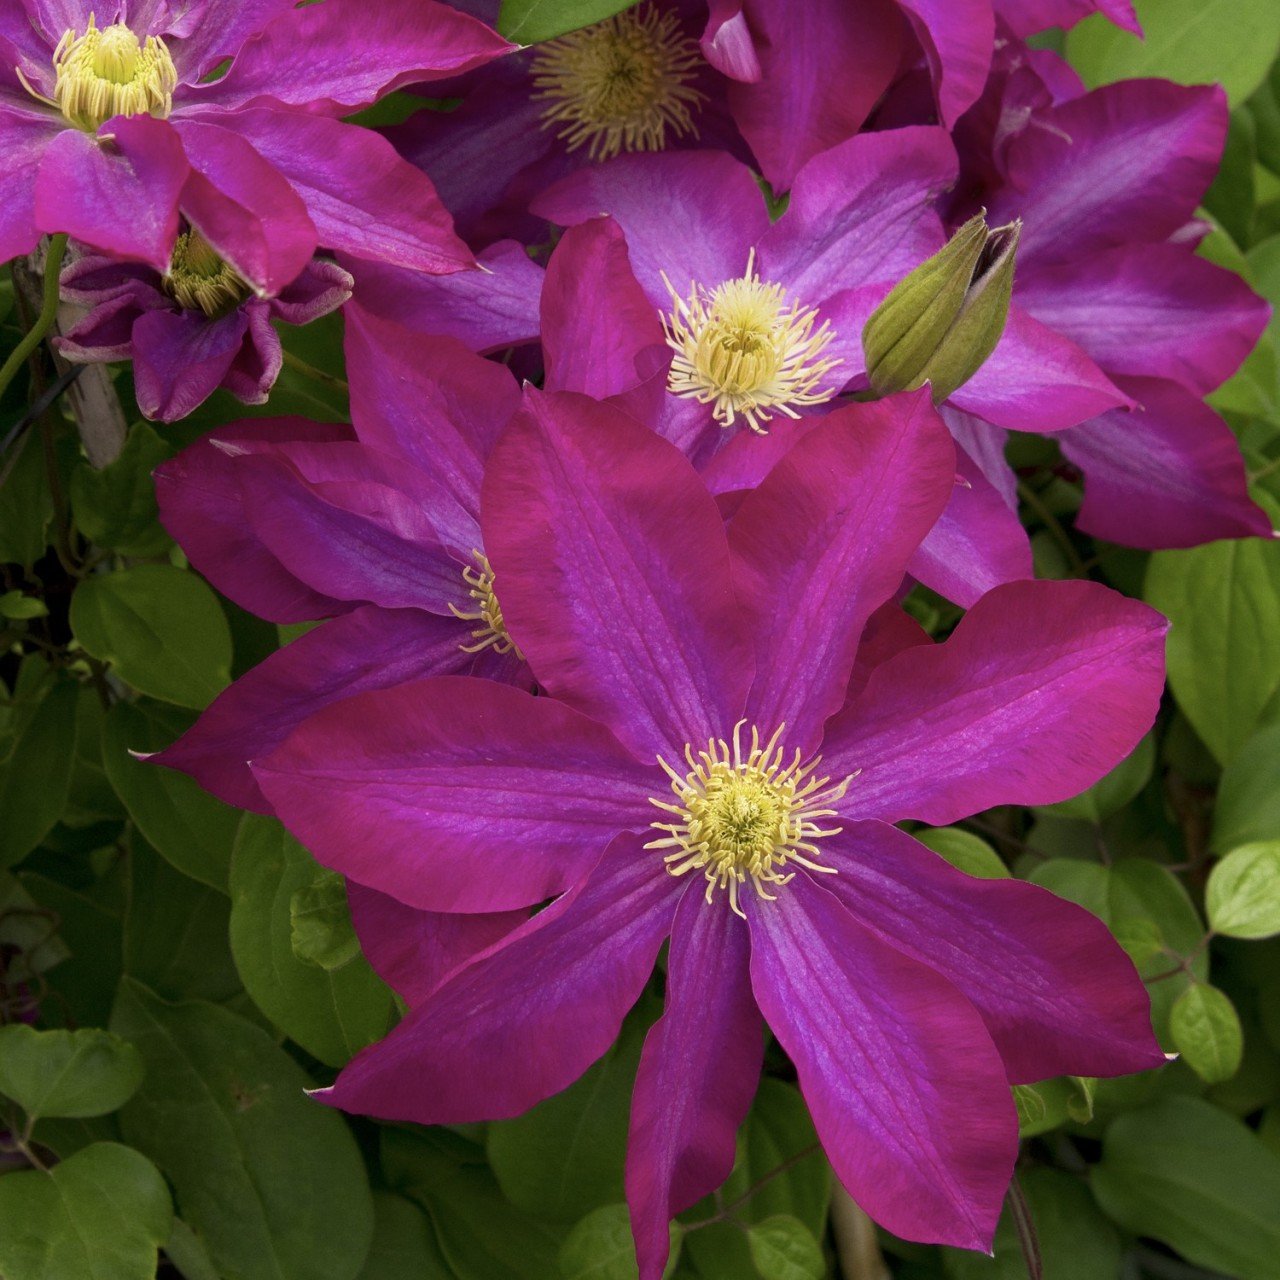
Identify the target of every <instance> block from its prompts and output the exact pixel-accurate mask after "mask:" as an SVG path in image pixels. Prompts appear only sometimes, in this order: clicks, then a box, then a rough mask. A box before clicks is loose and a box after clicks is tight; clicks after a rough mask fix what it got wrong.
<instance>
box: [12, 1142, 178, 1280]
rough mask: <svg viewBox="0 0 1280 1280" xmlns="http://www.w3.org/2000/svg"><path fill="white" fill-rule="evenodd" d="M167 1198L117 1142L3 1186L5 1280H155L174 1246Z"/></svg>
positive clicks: (152, 1172) (143, 1162)
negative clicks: (161, 1258) (161, 1257)
mask: <svg viewBox="0 0 1280 1280" xmlns="http://www.w3.org/2000/svg"><path fill="white" fill-rule="evenodd" d="M172 1220H173V1206H172V1204H171V1203H170V1201H169V1190H168V1188H167V1187H166V1186H165V1185H164V1179H163V1178H162V1177H161V1176H160V1175H159V1173H157V1172H156V1167H155V1165H153V1164H152V1163H151V1161H150V1160H148V1159H147V1158H146V1156H144V1155H141V1154H140V1153H139V1152H137V1151H131V1150H130V1149H129V1148H128V1147H122V1146H120V1145H119V1144H118V1143H115V1142H98V1143H94V1145H93V1146H90V1147H85V1148H84V1150H82V1151H77V1152H76V1154H75V1155H73V1156H72V1157H71V1158H70V1159H69V1160H64V1161H62V1163H61V1164H58V1165H55V1166H54V1167H53V1169H52V1170H50V1172H48V1173H41V1172H31V1173H11V1174H9V1176H8V1177H5V1178H0V1274H3V1275H4V1277H5V1280H151V1277H153V1276H154V1275H155V1274H156V1250H157V1248H158V1247H159V1246H160V1245H162V1244H164V1242H165V1241H166V1240H167V1239H168V1238H169V1228H170V1224H171V1223H172Z"/></svg>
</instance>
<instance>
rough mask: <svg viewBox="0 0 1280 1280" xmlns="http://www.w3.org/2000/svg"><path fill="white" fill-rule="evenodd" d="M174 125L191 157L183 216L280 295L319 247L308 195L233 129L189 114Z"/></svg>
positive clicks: (254, 281) (242, 270)
mask: <svg viewBox="0 0 1280 1280" xmlns="http://www.w3.org/2000/svg"><path fill="white" fill-rule="evenodd" d="M173 127H174V128H175V129H176V130H177V133H178V136H179V137H180V138H181V139H182V145H183V148H184V149H185V151H186V153H187V159H188V160H189V161H190V163H191V173H190V174H189V175H188V177H187V181H186V184H185V185H184V187H183V189H182V197H181V203H182V212H183V214H184V215H185V217H186V218H187V220H188V221H189V222H191V223H193V224H194V225H195V226H196V227H198V228H199V229H200V232H201V234H202V235H203V236H204V238H205V239H206V240H207V241H208V242H209V243H210V244H211V245H212V246H213V247H214V248H215V249H217V251H218V253H219V254H220V255H221V256H222V257H223V258H225V259H226V260H227V261H228V262H229V263H230V264H231V265H232V266H233V267H235V269H236V271H237V272H239V274H240V275H241V276H242V277H243V278H244V279H245V280H247V281H248V282H249V283H250V284H251V285H253V286H254V288H255V289H257V290H258V291H259V292H261V293H266V294H276V293H279V292H280V290H281V289H283V288H284V287H285V285H287V284H288V283H289V282H290V281H291V280H294V279H296V277H297V276H298V273H299V272H300V271H301V270H302V269H303V268H304V267H305V266H306V265H307V263H308V262H310V261H311V257H312V255H313V254H314V253H315V250H316V229H315V227H314V226H313V225H312V222H311V219H310V218H309V217H308V216H307V210H306V207H305V206H304V205H303V203H302V200H301V198H300V197H299V196H298V194H297V193H296V192H295V191H294V190H293V188H292V187H291V186H290V185H289V183H288V182H287V181H285V179H284V178H283V177H282V176H281V174H280V173H279V171H278V170H277V169H275V168H274V166H272V165H270V164H268V163H267V161H266V160H264V159H263V158H262V157H261V156H260V155H259V154H258V153H257V152H256V151H255V150H254V149H253V147H251V146H250V145H249V143H247V142H246V141H245V140H244V139H243V138H241V137H240V136H239V135H238V134H235V133H233V132H231V131H230V130H229V129H222V128H219V127H218V126H217V125H214V124H202V123H200V122H199V121H196V120H182V119H178V120H175V121H174V124H173Z"/></svg>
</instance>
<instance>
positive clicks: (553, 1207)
mask: <svg viewBox="0 0 1280 1280" xmlns="http://www.w3.org/2000/svg"><path fill="white" fill-rule="evenodd" d="M652 1018H653V1011H652V1010H649V1011H648V1012H647V1013H642V1014H641V1015H640V1016H632V1017H631V1018H629V1019H628V1020H627V1022H626V1024H625V1025H624V1027H623V1030H622V1034H621V1035H620V1036H619V1038H618V1039H617V1040H616V1041H615V1042H614V1044H613V1046H612V1047H611V1048H610V1049H609V1051H608V1053H606V1054H605V1056H604V1057H603V1058H601V1059H600V1061H599V1062H597V1063H596V1064H595V1065H594V1066H592V1067H590V1068H589V1069H588V1070H587V1072H586V1073H585V1074H584V1075H583V1076H582V1077H581V1079H579V1080H577V1081H576V1082H575V1083H574V1084H572V1085H570V1086H569V1088H567V1089H565V1090H564V1091H563V1092H562V1093H558V1094H556V1095H555V1096H554V1097H552V1098H548V1099H547V1100H546V1101H545V1102H542V1103H540V1104H539V1105H538V1106H536V1107H534V1108H533V1110H532V1111H528V1112H526V1113H525V1114H524V1115H522V1116H519V1117H517V1118H516V1119H514V1120H505V1121H503V1122H502V1123H501V1124H491V1125H490V1126H489V1130H488V1136H487V1139H486V1147H487V1150H488V1155H489V1162H490V1163H491V1164H492V1165H493V1172H494V1174H495V1175H496V1176H497V1179H498V1184H499V1186H501V1188H502V1191H503V1194H504V1195H505V1196H506V1197H507V1199H508V1200H510V1201H511V1203H512V1204H514V1205H517V1206H518V1207H519V1208H521V1209H524V1210H526V1211H528V1212H529V1213H535V1214H541V1215H543V1216H545V1217H548V1218H557V1219H561V1220H564V1221H568V1222H574V1221H577V1220H578V1219H579V1218H581V1217H582V1216H583V1215H584V1214H586V1213H587V1212H588V1211H589V1210H591V1209H594V1208H597V1207H599V1206H600V1205H602V1204H607V1203H609V1202H610V1201H614V1200H621V1199H622V1197H623V1187H622V1171H623V1166H624V1163H625V1159H626V1150H627V1125H628V1121H629V1118H630V1114H631V1087H632V1085H633V1084H634V1082H635V1077H636V1068H637V1066H638V1065H639V1062H640V1049H641V1047H642V1045H643V1044H644V1037H645V1034H646V1032H647V1030H648V1027H649V1024H650V1022H651V1021H652Z"/></svg>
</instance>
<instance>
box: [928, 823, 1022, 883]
mask: <svg viewBox="0 0 1280 1280" xmlns="http://www.w3.org/2000/svg"><path fill="white" fill-rule="evenodd" d="M915 837H916V839H917V840H919V841H920V843H921V844H922V845H925V846H926V847H927V848H930V849H932V850H933V851H934V853H940V854H941V855H942V856H943V857H944V858H946V860H947V861H948V862H949V863H951V865H952V866H953V867H958V868H959V869H960V870H961V871H963V872H964V873H965V874H966V875H970V876H977V877H978V879H980V880H1006V879H1008V878H1009V868H1008V867H1006V866H1005V865H1004V861H1003V859H1002V858H1001V857H1000V855H999V854H998V853H997V852H996V851H995V850H994V849H993V848H992V847H991V846H990V845H989V844H988V843H987V842H986V841H985V840H983V839H982V837H981V836H975V835H974V834H973V832H972V831H964V830H962V829H961V828H960V827H933V828H929V829H927V830H923V831H917V832H916V833H915Z"/></svg>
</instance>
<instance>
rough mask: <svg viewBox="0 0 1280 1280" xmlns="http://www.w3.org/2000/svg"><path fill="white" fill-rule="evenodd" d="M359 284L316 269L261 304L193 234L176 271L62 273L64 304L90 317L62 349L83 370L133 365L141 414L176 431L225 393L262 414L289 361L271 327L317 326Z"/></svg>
mask: <svg viewBox="0 0 1280 1280" xmlns="http://www.w3.org/2000/svg"><path fill="white" fill-rule="evenodd" d="M351 286H352V280H351V277H350V276H349V275H348V274H347V273H346V272H345V271H343V269H342V268H341V267H339V266H337V265H336V264H334V263H332V262H327V261H325V260H323V259H320V258H315V259H312V261H311V262H309V263H308V264H307V266H306V267H304V268H303V270H302V274H301V275H300V276H298V278H297V279H296V280H294V281H292V282H291V283H290V284H288V285H286V286H285V287H284V288H283V289H281V290H280V292H279V293H278V294H277V295H276V296H275V297H272V298H260V297H258V296H257V295H256V294H254V293H253V292H252V291H251V290H250V288H249V286H248V284H247V283H246V282H245V281H244V280H242V279H241V278H240V276H239V275H238V274H237V272H236V271H235V269H234V268H233V267H231V266H230V265H229V264H228V263H226V262H224V261H223V260H222V258H220V257H219V256H218V254H217V253H216V251H215V250H214V249H213V248H212V247H211V246H210V245H209V244H208V242H207V241H206V240H205V239H204V237H203V236H201V234H200V233H199V232H198V231H197V230H195V229H194V228H189V229H188V230H187V231H185V232H183V233H182V234H181V235H179V237H178V240H177V244H176V245H175V246H174V251H173V257H172V260H171V261H170V264H169V269H168V271H166V272H165V273H164V275H159V274H157V273H156V272H155V271H153V270H152V269H151V268H150V267H148V266H144V265H142V264H139V263H126V262H121V261H119V260H118V259H116V258H106V257H103V256H102V255H101V254H95V253H86V254H84V255H82V256H81V257H80V258H78V259H77V260H76V261H75V262H73V263H72V264H71V266H69V267H68V268H67V269H66V270H64V271H63V273H62V296H63V297H64V298H68V299H70V300H71V301H73V302H77V303H79V304H80V305H82V306H84V307H87V308H88V309H89V312H88V314H87V315H86V316H85V317H84V318H83V319H82V320H81V321H79V323H77V324H76V326H75V327H74V328H73V329H71V330H70V331H68V333H67V334H66V335H65V336H63V337H59V338H55V339H54V345H55V346H56V347H57V348H58V350H59V351H60V352H61V353H62V354H63V355H64V356H65V357H66V358H67V359H68V360H72V361H76V362H78V363H92V362H96V361H103V360H132V361H133V376H134V390H135V393H136V395H137V399H138V406H139V408H140V409H141V410H142V412H143V413H144V414H145V415H146V416H147V417H148V418H158V419H159V420H160V421H162V422H174V421H176V420H177V419H178V418H182V417H185V416H186V415H187V414H189V413H190V412H191V411H192V410H193V409H195V408H196V406H197V405H200V404H202V403H203V402H204V401H205V400H206V399H207V398H208V397H209V396H210V395H211V394H212V393H213V392H214V391H215V390H216V389H217V388H218V387H225V388H226V389H227V390H228V391H230V392H231V393H232V395H234V396H236V397H237V399H239V400H242V401H243V402H244V403H245V404H263V403H265V401H266V399H267V395H268V393H269V392H270V391H271V388H272V387H273V386H274V385H275V381H276V378H277V377H278V376H279V373H280V368H281V364H282V361H283V350H282V348H281V345H280V338H279V335H278V334H277V333H276V330H275V328H274V327H273V324H272V321H274V320H282V321H284V322H285V323H286V324H297V325H301V324H309V323H310V322H311V321H312V320H316V319H319V317H320V316H323V315H328V313H329V312H330V311H334V310H336V309H337V308H338V307H340V306H341V305H342V304H343V303H344V302H345V301H346V300H347V299H348V298H349V297H350V296H351Z"/></svg>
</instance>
